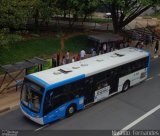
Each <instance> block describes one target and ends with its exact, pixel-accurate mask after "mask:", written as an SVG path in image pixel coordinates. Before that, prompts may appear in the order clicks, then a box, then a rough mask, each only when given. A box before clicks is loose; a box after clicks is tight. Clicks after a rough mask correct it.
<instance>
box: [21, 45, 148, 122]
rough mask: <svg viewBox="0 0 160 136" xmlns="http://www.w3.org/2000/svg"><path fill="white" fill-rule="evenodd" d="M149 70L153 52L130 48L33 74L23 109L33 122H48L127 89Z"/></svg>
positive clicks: (24, 92) (24, 94)
mask: <svg viewBox="0 0 160 136" xmlns="http://www.w3.org/2000/svg"><path fill="white" fill-rule="evenodd" d="M149 69H150V54H149V53H148V52H146V51H143V50H141V49H137V48H133V47H128V48H124V49H120V50H116V51H113V52H110V53H106V54H102V55H98V56H95V57H91V58H87V59H84V60H80V61H77V62H73V63H70V64H66V65H62V66H59V67H55V68H51V69H48V70H44V71H41V72H37V73H33V74H30V75H27V76H26V77H25V79H24V82H23V86H22V90H21V97H20V108H21V111H22V113H23V114H24V115H25V116H27V117H28V118H29V119H31V120H32V121H34V122H36V123H38V124H41V125H44V124H48V123H50V122H53V121H56V120H59V119H61V118H64V117H70V116H72V115H73V114H74V113H75V112H77V111H79V110H83V109H85V107H87V106H88V105H91V104H92V105H94V103H97V102H100V101H102V100H104V99H106V98H108V97H110V96H112V95H114V94H116V93H119V92H125V91H127V90H128V89H129V88H130V87H132V86H134V85H135V84H138V83H140V82H142V81H144V80H145V79H146V78H147V76H148V73H149Z"/></svg>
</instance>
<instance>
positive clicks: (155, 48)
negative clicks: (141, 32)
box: [154, 40, 159, 54]
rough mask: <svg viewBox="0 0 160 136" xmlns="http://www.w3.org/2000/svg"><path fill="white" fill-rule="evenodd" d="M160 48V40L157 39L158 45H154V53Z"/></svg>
mask: <svg viewBox="0 0 160 136" xmlns="http://www.w3.org/2000/svg"><path fill="white" fill-rule="evenodd" d="M158 50H159V41H158V40H157V41H156V46H155V47H154V53H155V54H157V51H158Z"/></svg>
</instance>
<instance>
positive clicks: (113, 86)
mask: <svg viewBox="0 0 160 136" xmlns="http://www.w3.org/2000/svg"><path fill="white" fill-rule="evenodd" d="M108 81H109V85H110V91H109V94H112V93H115V92H117V91H118V82H119V77H118V72H117V70H116V69H112V70H111V71H109V80H108Z"/></svg>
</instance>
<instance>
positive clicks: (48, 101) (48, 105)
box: [43, 91, 52, 115]
mask: <svg viewBox="0 0 160 136" xmlns="http://www.w3.org/2000/svg"><path fill="white" fill-rule="evenodd" d="M51 93H52V91H49V92H47V93H46V97H45V101H44V108H43V114H44V115H47V114H48V113H49V112H50V111H52V102H51V96H50V94H51Z"/></svg>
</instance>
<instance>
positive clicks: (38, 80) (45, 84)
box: [27, 75, 49, 87]
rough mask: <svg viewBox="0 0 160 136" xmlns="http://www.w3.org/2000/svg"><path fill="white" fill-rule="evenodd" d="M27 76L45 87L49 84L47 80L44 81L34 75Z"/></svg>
mask: <svg viewBox="0 0 160 136" xmlns="http://www.w3.org/2000/svg"><path fill="white" fill-rule="evenodd" d="M27 77H28V78H30V79H33V80H34V81H37V82H38V83H39V84H41V85H43V86H45V87H47V86H49V84H48V83H47V82H45V81H44V80H42V79H40V78H38V77H36V76H34V75H28V76H27Z"/></svg>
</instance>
